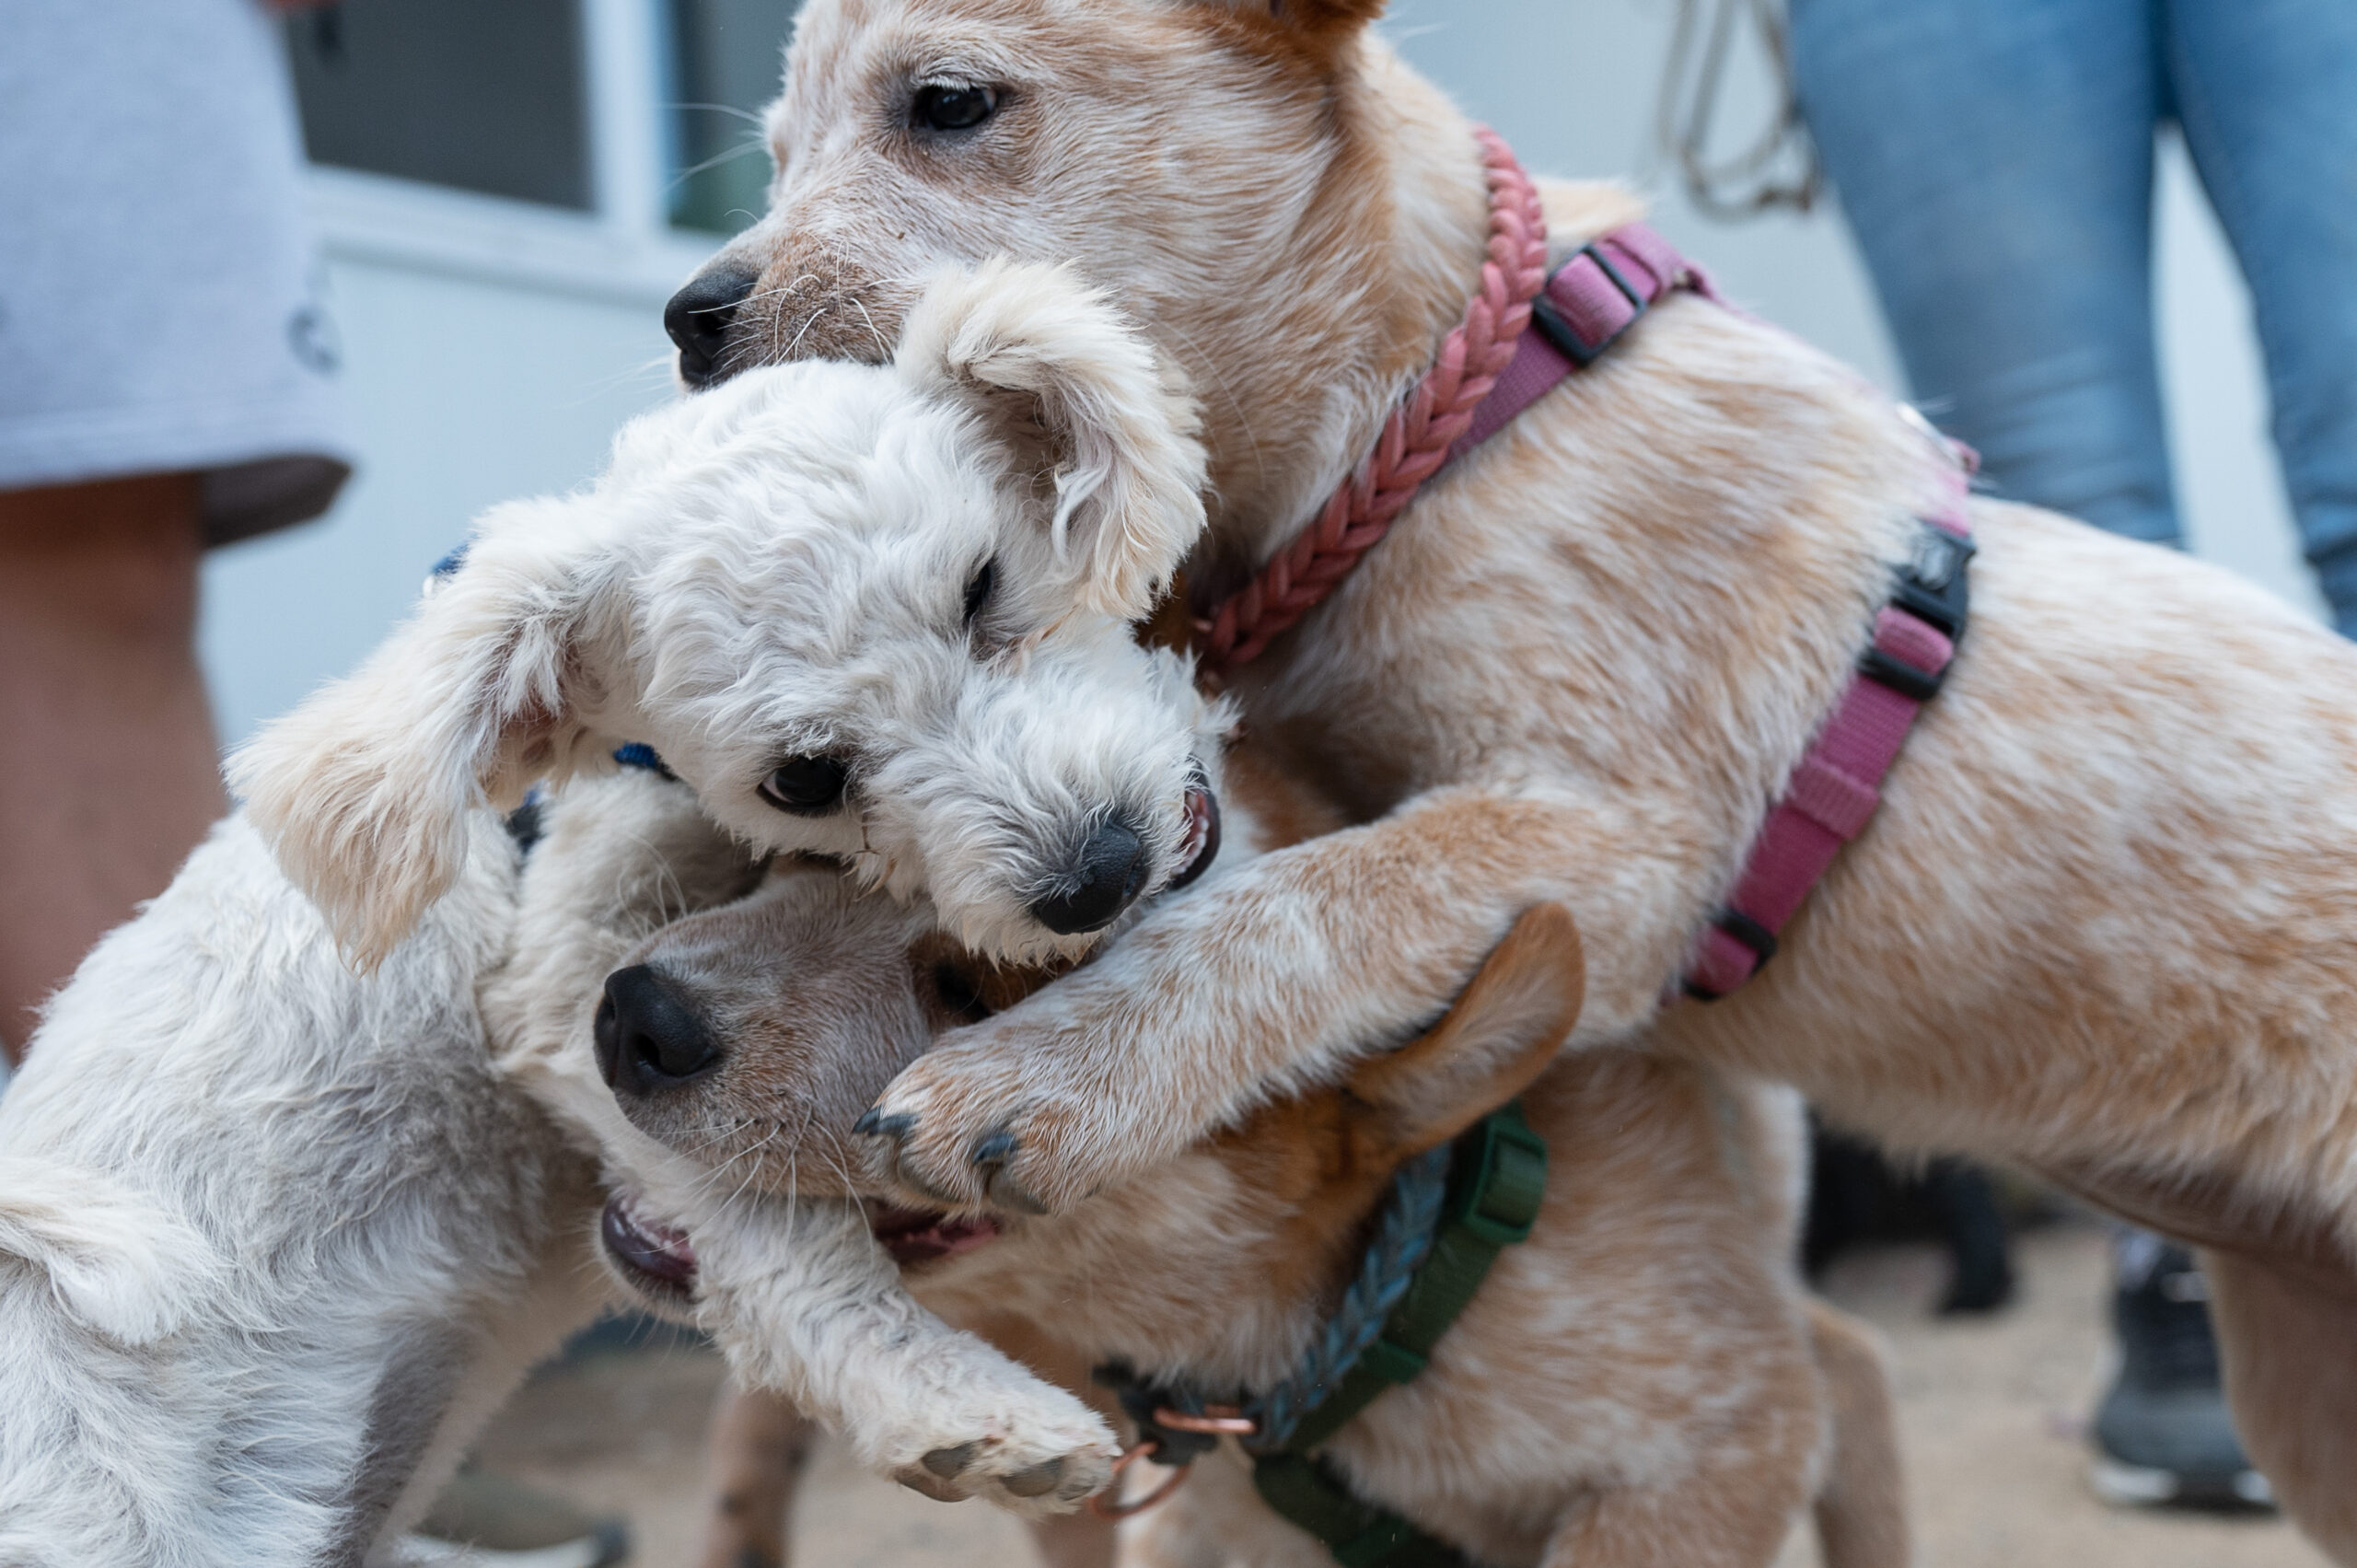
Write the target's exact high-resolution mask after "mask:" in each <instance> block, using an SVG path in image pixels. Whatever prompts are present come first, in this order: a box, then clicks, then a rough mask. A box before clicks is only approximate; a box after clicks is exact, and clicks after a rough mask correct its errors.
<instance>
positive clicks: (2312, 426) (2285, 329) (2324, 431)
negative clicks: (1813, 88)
mask: <svg viewBox="0 0 2357 1568" xmlns="http://www.w3.org/2000/svg"><path fill="white" fill-rule="evenodd" d="M2162 9H2163V11H2164V13H2165V18H2166V20H2165V60H2166V62H2167V66H2168V72H2169V80H2170V84H2171V87H2172V89H2173V93H2174V101H2175V104H2176V109H2177V115H2178V118H2179V120H2180V121H2181V122H2182V123H2183V125H2184V127H2185V137H2186V145H2187V146H2188V148H2189V150H2190V151H2191V152H2192V154H2193V161H2194V166H2195V168H2197V169H2198V170H2199V171H2200V176H2201V183H2202V187H2203V189H2204V190H2205V191H2207V192H2209V196H2210V202H2211V205H2212V207H2214V208H2215V209H2216V210H2217V213H2218V216H2219V219H2220V221H2221V222H2222V223H2223V225H2224V226H2225V229H2226V234H2227V237H2228V238H2229V239H2230V240H2231V241H2232V242H2233V244H2234V248H2235V256H2236V258H2237V259H2238V260H2239V261H2241V263H2242V269H2243V275H2244V277H2245V278H2247V280H2248V281H2249V284H2250V290H2251V298H2252V303H2253V305H2254V306H2255V307H2256V313H2257V316H2258V336H2259V343H2260V344H2261V346H2262V348H2263V349H2264V350H2265V353H2266V358H2267V378H2268V387H2269V390H2270V394H2271V396H2272V400H2273V404H2274V410H2273V422H2272V423H2273V427H2274V436H2275V446H2276V450H2277V451H2278V452H2279V453H2280V454H2281V456H2282V464H2283V479H2284V484H2285V487H2286V488H2287V489H2288V490H2289V491H2290V493H2291V498H2292V509H2293V516H2294V517H2296V518H2297V519H2298V522H2299V526H2300V538H2301V542H2302V546H2303V548H2304V549H2305V552H2306V554H2307V558H2308V563H2309V564H2310V565H2311V566H2313V567H2314V568H2315V570H2316V578H2317V581H2318V583H2319V585H2320V586H2321V587H2323V589H2324V594H2325V598H2326V599H2327V600H2328V602H2329V603H2330V604H2331V606H2332V613H2333V621H2334V623H2335V624H2336V625H2337V626H2338V627H2339V628H2340V631H2341V632H2342V633H2344V634H2347V633H2357V113H2352V112H2351V106H2352V105H2357V6H2350V5H2348V4H2347V3H2346V0H2165V3H2164V5H2163V6H2162Z"/></svg>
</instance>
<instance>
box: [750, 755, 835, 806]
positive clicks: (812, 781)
mask: <svg viewBox="0 0 2357 1568" xmlns="http://www.w3.org/2000/svg"><path fill="white" fill-rule="evenodd" d="M850 778H851V773H850V771H849V770H848V769H846V768H845V767H844V766H843V764H842V759H841V758H839V757H789V758H787V759H786V760H785V761H783V762H780V763H779V764H778V765H777V766H776V767H775V768H773V769H772V770H771V771H770V776H769V777H767V778H765V779H763V780H762V781H761V784H760V785H759V786H758V787H757V789H756V791H755V793H756V794H758V795H760V796H761V798H762V799H763V800H766V801H768V802H769V803H770V804H771V805H772V806H774V807H777V808H778V809H779V810H780V811H791V812H793V813H794V814H795V816H797V817H816V816H819V814H821V813H822V812H828V811H832V810H833V809H834V808H835V807H837V806H838V805H840V804H842V798H843V785H844V784H847V783H848V782H850Z"/></svg>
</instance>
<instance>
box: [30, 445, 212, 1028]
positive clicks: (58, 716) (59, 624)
mask: <svg viewBox="0 0 2357 1568" xmlns="http://www.w3.org/2000/svg"><path fill="white" fill-rule="evenodd" d="M201 549H202V542H201V525H200V522H199V517H198V499H197V482H196V480H195V478H194V476H192V475H189V474H168V475H159V476H151V477H146V478H141V479H129V480H117V481H110V482H104V483H97V484H80V485H65V486H59V487H55V488H52V489H43V490H18V491H10V492H0V735H6V738H7V741H8V752H9V761H8V764H7V765H6V766H5V767H0V887H5V888H6V889H8V893H9V896H8V898H7V899H6V900H5V902H0V1045H5V1047H6V1051H7V1052H8V1055H9V1058H10V1060H11V1061H14V1060H15V1059H16V1058H17V1053H18V1052H19V1051H21V1050H22V1049H23V1046H24V1042H25V1040H26V1039H27V1038H28V1037H29V1035H30V1034H31V1032H32V1021H33V1020H32V1013H31V1009H32V1008H33V1007H35V1006H36V1005H39V1004H40V1002H41V999H42V998H43V997H45V996H46V995H47V994H48V993H49V992H50V991H51V990H52V988H53V987H55V986H57V985H58V984H60V983H62V982H63V981H64V979H65V978H66V976H67V975H69V974H71V973H72V972H73V970H74V967H75V964H77V963H79V962H80V961H81V958H82V955H83V953H84V952H85V951H87V949H88V947H90V945H91V943H93V942H95V941H96V940H97V939H98V938H99V935H101V934H102V933H104V932H105V931H106V930H107V929H108V928H109V927H110V926H112V925H114V924H115V923H117V922H119V921H122V920H123V919H125V918H126V917H128V916H129V915H130V913H131V912H132V906H133V905H134V904H135V903H136V902H138V901H139V900H142V899H147V898H152V897H154V896H155V895H156V894H157V893H160V892H162V891H163V890H164V885H165V884H166V883H167V882H168V881H170V880H171V877H172V873H173V872H174V871H175V870H176V869H177V868H178V867H179V865H180V860H181V858H182V857H183V856H185V855H186V854H188V851H189V849H190V847H191V846H192V845H193V844H194V843H195V842H196V841H197V840H198V839H199V838H200V837H202V836H203V832H204V830H205V828H206V827H207V826H208V825H209V824H210V823H211V822H212V821H213V820H214V819H215V818H216V817H218V816H220V815H221V813H222V810H223V807H224V804H225V803H224V799H223V796H222V792H221V776H220V767H219V761H218V758H217V756H216V753H215V743H214V738H213V718H212V713H211V710H210V709H209V707H208V706H207V704H206V702H205V694H204V679H203V674H202V673H201V672H200V671H199V669H198V667H197V659H196V647H195V635H194V634H195V629H196V597H197V559H198V555H199V553H200V551H201Z"/></svg>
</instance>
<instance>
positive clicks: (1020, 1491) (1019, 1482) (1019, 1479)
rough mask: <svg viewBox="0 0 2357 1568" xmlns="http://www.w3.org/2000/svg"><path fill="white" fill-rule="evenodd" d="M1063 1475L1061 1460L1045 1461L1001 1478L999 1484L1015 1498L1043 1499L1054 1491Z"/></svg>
mask: <svg viewBox="0 0 2357 1568" xmlns="http://www.w3.org/2000/svg"><path fill="white" fill-rule="evenodd" d="M1063 1474H1064V1462H1063V1461H1062V1459H1047V1460H1043V1461H1042V1462H1040V1463H1039V1464H1036V1465H1033V1466H1032V1467H1031V1468H1030V1469H1020V1470H1016V1472H1015V1473H1014V1474H1013V1475H1010V1476H1006V1477H1004V1478H1002V1479H1001V1480H1000V1481H999V1484H1000V1485H1001V1486H1004V1487H1005V1488H1006V1489H1007V1490H1008V1491H1009V1492H1012V1493H1015V1495H1016V1496H1017V1497H1043V1496H1045V1495H1046V1494H1047V1493H1051V1492H1053V1491H1054V1490H1055V1489H1056V1482H1058V1481H1062V1479H1063Z"/></svg>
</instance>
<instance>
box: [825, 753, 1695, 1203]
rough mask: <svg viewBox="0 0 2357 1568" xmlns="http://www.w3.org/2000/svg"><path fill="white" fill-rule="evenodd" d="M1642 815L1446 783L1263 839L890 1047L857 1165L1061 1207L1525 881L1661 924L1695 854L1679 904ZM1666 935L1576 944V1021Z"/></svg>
mask: <svg viewBox="0 0 2357 1568" xmlns="http://www.w3.org/2000/svg"><path fill="white" fill-rule="evenodd" d="M1649 836H1650V837H1658V835H1640V834H1638V833H1637V832H1636V831H1635V830H1633V829H1630V828H1624V827H1622V826H1621V825H1620V823H1619V821H1618V819H1615V818H1613V817H1612V816H1611V815H1610V814H1609V813H1608V812H1607V811H1606V810H1604V809H1603V808H1601V807H1597V808H1590V807H1585V806H1579V805H1572V804H1567V803H1563V802H1560V801H1556V802H1550V801H1548V800H1544V799H1538V798H1533V797H1530V796H1504V795H1499V794H1494V793H1490V792H1486V791H1482V790H1474V789H1458V790H1446V791H1438V792H1435V793H1434V794H1433V795H1430V796H1424V797H1423V798H1422V799H1421V800H1420V801H1419V802H1417V803H1416V804H1414V805H1413V806H1411V807H1407V808H1403V809H1402V810H1400V811H1399V812H1397V813H1395V814H1394V815H1392V816H1391V817H1388V818H1386V819H1383V820H1382V821H1380V822H1376V823H1374V824H1371V825H1369V826H1366V827H1363V828H1354V829H1350V830H1344V831H1342V832H1339V833H1333V834H1329V835H1327V836H1326V837H1323V838H1320V839H1317V840H1314V841H1312V842H1308V843H1305V844H1301V845H1298V846H1296V847H1295V848H1293V849H1288V850H1281V851H1278V852H1277V853H1275V854H1270V855H1267V856H1265V857H1263V858H1261V859H1260V860H1259V861H1256V862H1254V863H1253V864H1252V865H1248V866H1247V867H1244V868H1242V869H1240V870H1239V871H1237V873H1236V874H1235V875H1234V876H1231V877H1225V878H1222V879H1220V880H1218V881H1217V882H1216V883H1214V884H1210V885H1206V886H1205V887H1204V888H1203V889H1202V890H1201V891H1200V892H1190V893H1185V894H1181V895H1179V896H1178V897H1176V898H1172V899H1169V900H1165V901H1164V902H1163V903H1162V904H1161V905H1160V906H1159V907H1158V908H1156V909H1155V911H1154V912H1152V913H1151V914H1149V915H1148V916H1147V917H1146V918H1145V919H1144V921H1143V922H1142V923H1140V924H1139V925H1138V926H1137V927H1136V928H1135V929H1134V930H1132V931H1131V932H1130V933H1128V934H1127V935H1124V936H1123V937H1122V938H1121V940H1120V942H1119V943H1118V944H1116V945H1115V946H1114V947H1112V948H1111V949H1110V950H1109V952H1108V953H1107V954H1106V955H1105V957H1104V958H1103V959H1102V960H1101V961H1099V962H1097V963H1094V964H1091V965H1089V966H1087V967H1086V968H1084V969H1082V970H1077V971H1076V972H1074V973H1073V974H1070V975H1067V976H1065V977H1064V978H1062V980H1059V981H1056V982H1055V983H1054V984H1053V985H1051V986H1049V987H1047V988H1046V989H1045V990H1043V991H1041V992H1040V993H1038V994H1037V995H1035V996H1032V997H1030V998H1029V999H1028V1000H1027V1001H1025V1002H1023V1003H1021V1004H1019V1005H1016V1006H1015V1007H1013V1008H1010V1009H1009V1010H1008V1011H1006V1012H1004V1013H1002V1014H1000V1015H999V1016H996V1017H994V1018H992V1019H989V1020H987V1021H985V1022H983V1023H981V1024H977V1025H975V1026H973V1027H971V1028H966V1029H961V1030H958V1031H955V1032H953V1033H951V1034H949V1035H947V1036H946V1037H945V1038H944V1039H943V1040H942V1042H941V1043H940V1044H938V1045H936V1046H935V1048H934V1049H933V1050H932V1051H928V1052H927V1053H926V1054H925V1055H924V1056H923V1057H921V1058H919V1059H918V1060H917V1061H916V1062H914V1063H911V1064H910V1065H909V1066H908V1067H907V1068H906V1069H904V1070H903V1071H902V1072H901V1074H900V1076H899V1077H898V1078H896V1079H894V1080H893V1082H892V1084H891V1085H890V1086H889V1087H888V1088H887V1089H886V1091H885V1093H884V1096H883V1098H882V1099H881V1100H880V1101H879V1102H878V1103H877V1107H876V1109H875V1111H874V1112H873V1113H872V1114H871V1116H870V1117H869V1118H868V1120H867V1121H866V1122H865V1128H864V1130H865V1131H867V1132H871V1133H873V1134H875V1136H874V1137H873V1138H872V1139H871V1140H870V1144H871V1147H870V1151H869V1158H870V1160H871V1162H872V1165H873V1171H872V1174H873V1175H874V1176H876V1177H877V1178H878V1179H886V1180H898V1181H900V1183H901V1184H902V1185H904V1186H905V1187H906V1188H907V1189H908V1190H909V1191H911V1192H912V1193H914V1194H917V1195H918V1198H917V1201H919V1202H923V1203H924V1204H926V1205H928V1206H932V1207H941V1206H944V1205H949V1206H958V1205H980V1204H985V1203H996V1204H998V1205H1000V1206H1002V1207H1004V1208H1007V1209H1013V1210H1018V1211H1021V1210H1029V1211H1032V1212H1039V1211H1040V1210H1043V1209H1050V1210H1051V1209H1057V1208H1061V1207H1063V1206H1065V1205H1067V1204H1069V1203H1072V1202H1075V1201H1077V1200H1078V1199H1080V1198H1082V1197H1084V1196H1086V1194H1087V1193H1089V1192H1091V1191H1095V1190H1097V1188H1099V1187H1101V1186H1103V1185H1105V1184H1107V1183H1108V1182H1109V1181H1112V1180H1115V1179H1120V1178H1121V1177H1123V1176H1127V1175H1131V1174H1134V1173H1135V1172H1137V1171H1139V1170H1141V1169H1143V1168H1144V1167H1147V1166H1149V1165H1150V1164H1152V1163H1153V1162H1155V1161H1157V1160H1161V1159H1166V1158H1168V1157H1171V1156H1176V1155H1177V1154H1178V1153H1179V1151H1180V1150H1182V1149H1184V1148H1185V1147H1187V1146H1188V1145H1189V1144H1192V1143H1193V1142H1194V1141H1195V1140H1196V1139H1197V1138H1199V1137H1200V1136H1202V1134H1203V1133H1205V1132H1208V1131H1209V1130H1210V1129H1211V1128H1213V1127H1214V1126H1217V1125H1219V1124H1220V1123H1222V1122H1224V1121H1227V1120H1229V1119H1231V1118H1232V1117H1234V1116H1236V1115H1237V1114H1238V1113H1240V1112H1242V1111H1243V1110H1245V1109H1248V1107H1249V1106H1250V1105H1252V1104H1253V1103H1254V1102H1255V1101H1257V1100H1258V1099H1259V1098H1261V1097H1263V1096H1265V1095H1268V1094H1271V1093H1284V1092H1290V1090H1291V1089H1292V1088H1294V1087H1295V1086H1300V1085H1302V1084H1304V1083H1306V1082H1307V1081H1309V1080H1311V1079H1313V1078H1315V1077H1317V1076H1318V1075H1320V1074H1323V1073H1324V1071H1325V1070H1327V1069H1329V1068H1330V1067H1331V1066H1332V1065H1333V1064H1335V1063H1338V1062H1339V1061H1341V1060H1342V1059H1344V1058H1346V1057H1348V1056H1351V1055H1354V1054H1356V1053H1359V1052H1363V1051H1371V1050H1376V1049H1379V1048H1381V1047H1382V1046H1383V1045H1385V1044H1387V1043H1394V1042H1397V1041H1399V1040H1401V1039H1404V1038H1405V1037H1406V1036H1407V1035H1408V1034H1410V1033H1411V1032H1413V1031H1414V1030H1415V1029H1416V1028H1420V1027H1421V1026H1422V1025H1424V1024H1427V1023H1429V1022H1430V1021H1431V1019H1432V1018H1433V1016H1434V1015H1435V1014H1437V1013H1439V1012H1440V1011H1442V1010H1443V1008H1444V1007H1445V1006H1446V1005H1447V1003H1448V1002H1449V1000H1450V999H1451V998H1452V997H1453V996H1455V995H1456V994H1457V992H1458V991H1459V990H1460V989H1461V988H1462V987H1463V986H1464V984H1465V981H1466V977H1467V976H1469V975H1470V974H1472V973H1473V972H1474V970H1477V969H1478V968H1480V962H1481V958H1482V956H1483V955H1484V954H1485V953H1487V952H1488V951H1489V950H1490V949H1491V948H1492V947H1494V946H1495V945H1496V944H1497V942H1498V939H1499V938H1500V937H1501V936H1502V935H1504V933H1505V931H1506V929H1507V927H1509V926H1510V925H1512V924H1513V923H1514V921H1515V916H1517V915H1518V914H1520V913H1521V912H1523V911H1525V910H1527V909H1528V908H1530V907H1531V906H1532V905H1534V904H1538V903H1541V902H1545V901H1548V900H1560V901H1562V902H1563V903H1565V904H1567V905H1568V906H1570V908H1571V912H1572V914H1573V920H1574V923H1576V924H1577V926H1578V928H1579V929H1580V930H1582V931H1602V932H1616V933H1621V932H1629V931H1632V930H1653V931H1670V930H1674V929H1675V924H1676V923H1675V920H1674V918H1673V916H1672V901H1673V900H1674V899H1676V898H1678V897H1680V896H1681V895H1678V894H1676V893H1674V892H1672V891H1671V890H1670V889H1673V888H1674V886H1675V885H1676V884H1677V883H1678V881H1679V880H1680V878H1681V876H1682V875H1684V874H1686V873H1689V872H1690V873H1692V879H1693V880H1694V882H1695V885H1696V889H1697V890H1696V891H1695V892H1694V893H1693V894H1692V895H1691V897H1692V901H1694V902H1695V904H1696V905H1697V907H1700V902H1701V893H1700V891H1699V889H1700V887H1701V871H1700V868H1692V867H1689V868H1676V867H1664V866H1660V865H1651V866H1647V865H1632V864H1631V856H1630V854H1629V852H1628V850H1627V847H1626V846H1627V845H1628V844H1630V843H1632V842H1644V840H1645V838H1646V837H1649ZM1574 884H1579V885H1578V886H1574ZM1680 957H1681V953H1680V951H1679V950H1678V948H1677V947H1673V946H1663V947H1660V949H1659V950H1658V951H1655V952H1650V953H1647V952H1641V951H1632V950H1631V945H1630V944H1629V943H1627V942H1625V941H1623V942H1619V943H1605V942H1599V943H1596V944H1595V950H1594V951H1593V952H1592V953H1591V954H1590V974H1589V991H1588V1003H1587V1006H1586V1009H1585V1027H1586V1028H1588V1029H1589V1030H1590V1032H1591V1033H1592V1034H1593V1033H1597V1032H1602V1031H1609V1030H1613V1029H1623V1030H1625V1029H1627V1028H1632V1027H1634V1026H1635V1025H1637V1024H1638V1023H1640V1022H1642V1021H1643V1019H1645V1018H1646V1017H1648V1016H1651V1014H1652V1012H1653V1011H1654V1009H1655V1006H1656V1005H1658V1001H1659V996H1660V992H1661V985H1662V981H1663V978H1664V977H1665V976H1666V975H1667V974H1669V973H1670V972H1671V971H1672V970H1673V969H1674V968H1675V967H1676V965H1677V963H1678V959H1679V958H1680ZM1115 1086H1119V1092H1118V1093H1116V1092H1114V1087H1115Z"/></svg>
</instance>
